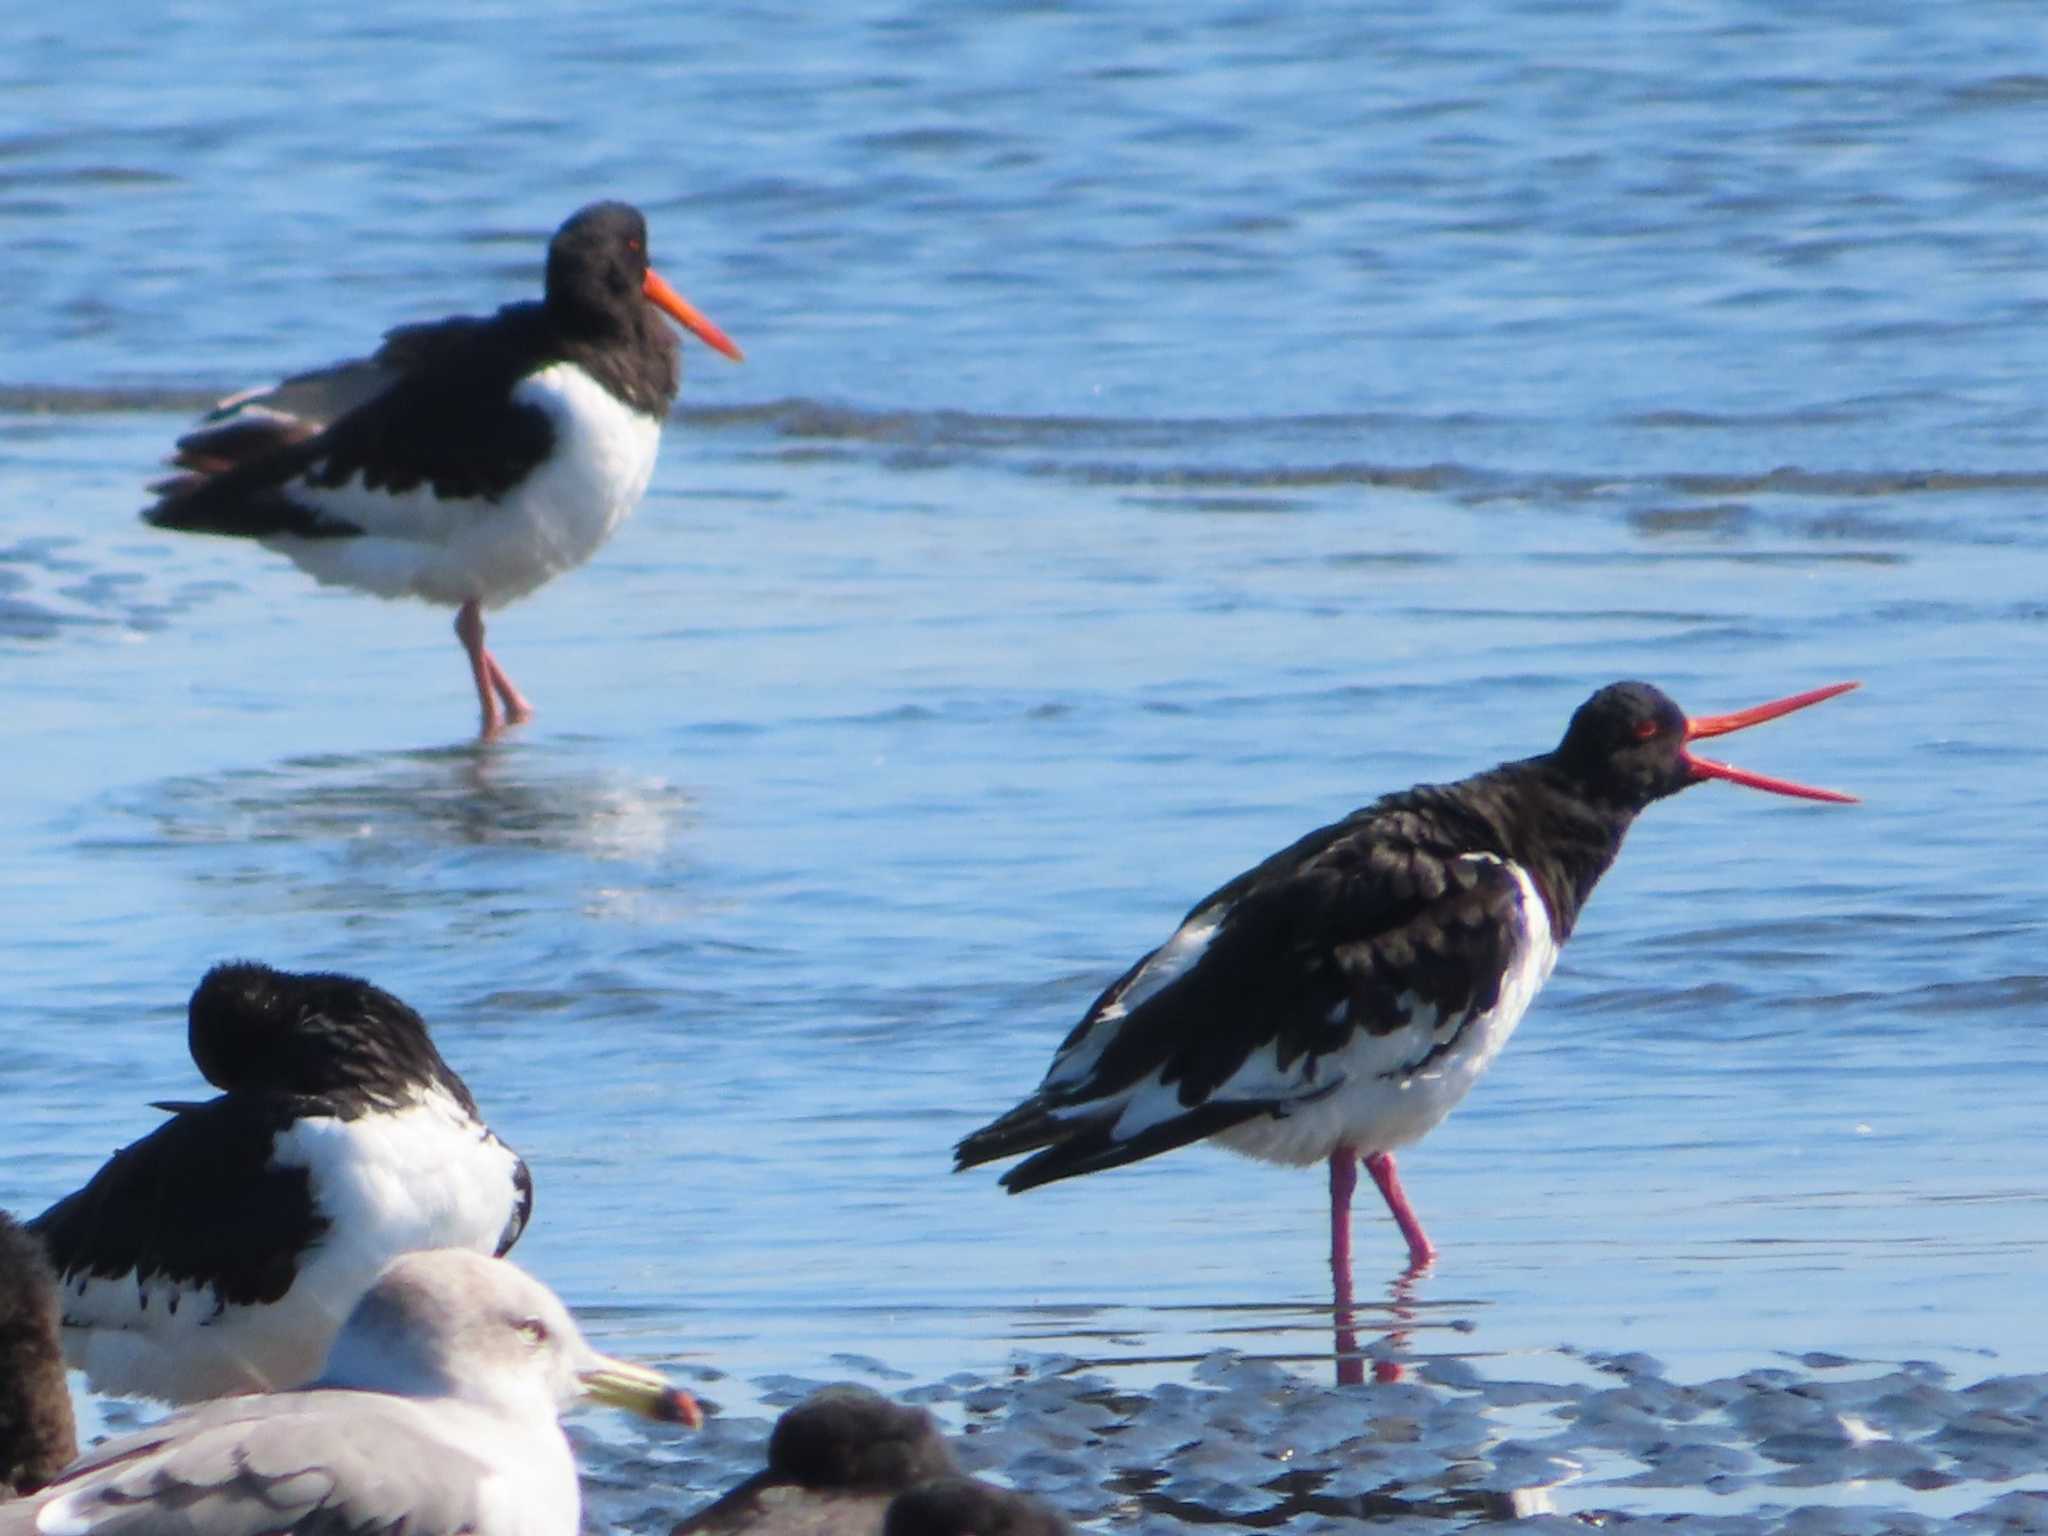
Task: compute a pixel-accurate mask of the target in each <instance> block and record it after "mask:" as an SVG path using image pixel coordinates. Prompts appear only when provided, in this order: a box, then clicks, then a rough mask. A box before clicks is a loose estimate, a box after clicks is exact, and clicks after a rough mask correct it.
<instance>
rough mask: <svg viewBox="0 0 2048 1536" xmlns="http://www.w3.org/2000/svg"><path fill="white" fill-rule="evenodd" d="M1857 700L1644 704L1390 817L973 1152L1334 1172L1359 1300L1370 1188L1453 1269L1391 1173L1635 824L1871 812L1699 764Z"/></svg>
mask: <svg viewBox="0 0 2048 1536" xmlns="http://www.w3.org/2000/svg"><path fill="white" fill-rule="evenodd" d="M1855 686H1856V685H1855V684H1854V683H1838V684H1836V685H1834V686H1833V687H1828V688H1817V689H1814V690H1813V691H1812V692H1810V693H1802V694H1796V695H1794V696H1792V697H1791V698H1785V699H1779V700H1776V701H1775V702H1773V703H1769V704H1759V705H1757V706H1756V707H1755V708H1753V709H1746V710H1741V711H1739V712H1737V713H1735V714H1729V715H1712V716H1703V717H1701V718H1698V719H1692V720H1688V719H1687V718H1686V717H1685V715H1684V713H1683V712H1681V711H1680V709H1679V707H1678V706H1677V705H1676V704H1674V703H1672V702H1671V700H1670V699H1668V698H1666V697H1665V696H1664V695H1663V694H1662V693H1660V692H1658V691H1657V690H1656V689H1655V688H1652V687H1651V686H1650V685H1649V684H1647V683H1615V684H1613V685H1611V686H1609V687H1606V688H1602V689H1601V690H1600V691H1599V692H1598V693H1596V694H1594V695H1593V696H1592V698H1590V699H1588V700H1587V701H1586V702H1585V703H1584V704H1582V705H1580V706H1579V709H1578V712H1577V713H1576V714H1574V715H1573V716H1572V720H1571V725H1570V727H1569V728H1568V729H1567V730H1566V731H1565V734H1564V740H1563V741H1562V742H1560V743H1559V744H1558V746H1557V748H1556V750H1555V751H1551V752H1546V753H1544V754H1543V755H1542V756H1540V757H1531V758H1527V759H1524V760H1522V761H1520V762H1512V763H1503V764H1501V765H1500V766H1499V767H1498V768H1491V769H1488V770H1487V771H1486V772H1484V773H1480V774H1475V775H1474V776H1473V777H1471V778H1469V779H1461V780H1459V781H1458V782H1457V783H1455V784H1427V785H1422V786H1420V787H1418V788H1415V789H1410V790H1404V791H1402V792H1401V793H1399V794H1392V795H1388V796H1386V797H1384V798H1383V799H1380V800H1376V801H1374V802H1373V803H1372V804H1371V805H1368V806H1365V807H1364V808H1363V809H1361V810H1357V811H1354V812H1352V813H1351V814H1350V815H1349V816H1347V817H1345V818H1344V819H1343V820H1342V821H1339V822H1336V823H1334V824H1333V825H1330V826H1327V827H1323V828H1321V829H1319V830H1317V831H1314V832H1311V833H1309V834H1308V836H1306V837H1304V838H1302V839H1301V840H1300V841H1299V842H1297V843H1295V844H1294V845H1293V846H1292V847H1289V848H1284V849H1282V850H1281V851H1280V852H1279V853H1276V854H1274V855H1273V856H1272V857H1271V858H1269V859H1267V860H1266V861H1265V862H1264V863H1263V864H1260V865H1259V866H1258V867H1257V868H1255V869H1252V870H1249V871H1247V872H1246V873H1244V874H1242V875H1239V876H1238V877H1237V878H1236V879H1235V880H1232V881H1231V882H1230V883H1229V884H1228V885H1225V886H1224V887H1222V888H1221V889H1220V890H1217V891H1215V892H1212V893H1211V894H1210V895H1208V896H1205V897H1203V898H1202V900H1201V901H1199V902H1197V903H1196V904H1195V907H1194V910H1192V911H1191V912H1189V913H1188V915H1187V917H1186V918H1185V919H1184V920H1183V921H1182V923H1181V925H1180V927H1179V928H1178V929H1177V930H1176V931H1175V932H1174V933H1173V935H1172V936H1171V937H1170V938H1168V939H1167V941H1166V942H1165V943H1164V944H1162V945H1160V946H1159V947H1158V948H1157V949H1155V950H1153V951H1152V952H1151V953H1150V954H1148V955H1146V956H1145V957H1144V958H1143V959H1141V960H1140V961H1138V963H1137V964H1136V965H1134V966H1132V967H1131V968H1130V969H1129V970H1128V971H1126V972H1125V973H1124V974H1123V975H1122V976H1121V977H1120V978H1118V979H1117V981H1115V982H1114V983H1113V984H1112V985H1111V986H1110V988H1109V990H1107V991H1106V992H1104V993H1103V994H1102V995H1101V996H1100V997H1099V998H1097V999H1096V1000H1095V1004H1094V1006H1093V1007H1091V1008H1090V1009H1089V1010H1088V1012H1087V1015H1086V1016H1085V1017H1084V1018H1083V1019H1082V1020H1081V1022H1080V1023H1079V1024H1078V1025H1077V1026H1075V1028H1074V1031H1073V1033H1071V1034H1070V1035H1068V1036H1067V1038H1066V1040H1065V1042H1064V1043H1063V1044H1062V1045H1061V1046H1060V1048H1059V1051H1058V1053H1057V1054H1056V1055H1055V1056H1054V1057H1053V1061H1052V1067H1051V1069H1050V1070H1049V1071H1047V1073H1046V1075H1045V1081H1044V1082H1043V1083H1041V1084H1040V1085H1039V1087H1038V1091H1037V1092H1036V1093H1034V1094H1032V1095H1031V1097H1030V1098H1028V1099H1026V1100H1025V1101H1024V1102H1023V1103H1022V1104H1020V1105H1018V1106H1017V1107H1016V1108H1015V1109H1013V1110H1011V1111H1010V1112H1009V1113H1008V1114H1006V1115H1004V1116H1002V1117H1001V1118H1000V1119H998V1120H996V1121H994V1122H993V1123H991V1124H989V1125H986V1126H984V1127H983V1128H982V1129H980V1130H978V1131H976V1132H974V1134H972V1135H971V1136H969V1137H967V1138H966V1139H965V1140H963V1141H962V1142H961V1143H960V1145H959V1147H958V1148H957V1149H956V1156H957V1158H958V1162H957V1167H958V1168H968V1167H972V1166H973V1165H975V1164H977V1163H985V1162H988V1161H990V1160H992V1159H995V1158H1001V1157H1012V1156H1015V1155H1017V1154H1019V1153H1026V1152H1028V1153H1031V1154H1033V1155H1032V1156H1031V1157H1029V1158H1027V1159H1026V1160H1025V1161H1024V1162H1023V1163H1020V1164H1019V1165H1018V1166H1017V1167H1015V1168H1012V1169H1011V1170H1010V1171H1009V1172H1008V1173H1007V1174H1005V1175H1004V1176H1003V1180H1002V1182H1003V1185H1004V1187H1005V1188H1007V1189H1008V1190H1009V1191H1010V1192H1011V1193H1012V1194H1016V1193H1019V1192H1021V1191H1023V1190H1027V1189H1032V1188H1035V1187H1037V1186H1038V1185H1040V1184H1048V1183H1051V1182H1052V1181H1053V1180H1055V1179H1067V1178H1072V1177H1073V1176H1074V1175H1076V1174H1081V1173H1093V1172H1095V1171H1096V1170H1097V1169H1101V1168H1115V1167H1117V1166H1119V1165H1120V1164H1123V1163H1130V1162H1135V1161H1137V1160H1138V1159H1139V1158H1144V1157H1150V1156H1152V1155H1153V1154H1154V1153H1156V1152H1165V1151H1167V1150H1169V1149H1171V1148H1173V1147H1179V1146H1184V1145H1186V1144H1187V1143H1188V1142H1191V1141H1199V1140H1202V1139H1204V1138H1214V1139H1215V1140H1217V1141H1220V1142H1222V1143H1223V1145H1225V1146H1226V1147H1229V1148H1231V1149H1232V1150H1234V1151H1238V1152H1242V1153H1245V1154H1247V1155H1248V1156H1251V1157H1256V1158H1262V1159H1264V1160H1266V1161H1269V1162H1277V1163H1290V1164H1294V1165H1296V1166H1305V1165H1307V1164H1310V1163H1315V1162H1321V1161H1325V1160H1327V1161H1328V1163H1329V1167H1330V1267H1331V1270H1332V1273H1333V1275H1334V1276H1335V1279H1336V1282H1337V1292H1338V1297H1339V1301H1340V1303H1342V1304H1348V1302H1349V1298H1350V1295H1351V1214H1350V1212H1351V1193H1352V1189H1353V1187H1354V1185H1355V1183H1356V1180H1357V1176H1358V1171H1357V1165H1358V1162H1359V1160H1360V1159H1363V1160H1364V1163H1365V1167H1366V1171H1367V1172H1368V1173H1370V1174H1371V1175H1372V1177H1373V1182H1374V1183H1375V1184H1377V1185H1378V1186H1379V1190H1380V1194H1381V1195H1382V1196H1383V1197H1384V1198H1385V1200H1386V1202H1387V1208H1388V1210H1389V1211H1391V1212H1392V1213H1393V1217H1394V1220H1395V1222H1396V1223H1397V1224H1398V1225H1399V1227H1400V1229H1401V1235H1402V1236H1403V1237H1404V1238H1405V1239H1406V1240H1407V1243H1408V1256H1409V1261H1410V1265H1411V1267H1412V1268H1416V1269H1419V1268H1421V1267H1422V1266H1424V1265H1426V1264H1428V1263H1429V1262H1430V1261H1431V1260H1432V1259H1433V1258H1434V1257H1435V1255H1436V1250H1435V1248H1434V1247H1432V1246H1431V1244H1430V1241H1429V1239H1428V1237H1427V1236H1425V1235H1424V1233H1423V1230H1422V1223H1421V1222H1420V1221H1418V1220H1417V1219H1416V1216H1415V1213H1414V1211H1413V1210H1412V1209H1411V1208H1410V1206H1409V1204H1408V1200H1407V1197H1406V1196H1405V1195H1404V1194H1403V1193H1402V1190H1401V1184H1400V1181H1399V1179H1398V1178H1397V1177H1396V1176H1395V1170H1394V1151H1395V1149H1396V1148H1398V1147H1404V1146H1407V1145H1408V1144H1409V1143H1411V1142H1414V1141H1416V1140H1419V1139H1420V1138H1421V1137H1422V1136H1424V1135H1426V1134H1427V1133H1428V1132H1429V1131H1431V1130H1432V1129H1434V1128H1435V1126H1436V1125H1437V1124H1438V1123H1439V1122H1440V1121H1441V1120H1442V1119H1443V1118H1444V1116H1446V1115H1447V1114H1449V1113H1450V1112H1451V1110H1452V1108H1453V1107H1455V1106H1456V1104H1457V1103H1458V1101H1459V1100H1460V1099H1462V1098H1464V1096H1465V1094H1466V1093H1467V1092H1468V1091H1469V1090H1470V1089H1471V1087H1472V1084H1473V1083H1474V1082H1475V1081H1477V1080H1478V1077H1479V1074H1480V1073H1481V1072H1483V1071H1485V1070H1486V1067H1487V1065H1488V1064H1489V1063H1490V1062H1492V1060H1493V1058H1494V1057H1495V1056H1496V1055H1498V1054H1499V1053H1500V1049H1501V1047H1502V1046H1504V1045H1505V1044H1507V1040H1508V1036H1509V1035H1511V1034H1512V1033H1513V1032H1514V1028H1515V1025H1516V1024H1517V1023H1518V1022H1519V1021H1520V1019H1521V1017H1522V1014H1523V1012H1524V1010H1526V1009H1527V1008H1528V1006H1529V1003H1530V1001H1531V1000H1532V999H1533V998H1534V997H1535V996H1536V993H1537V991H1538V989H1539V988H1541V987H1542V985H1543V983H1544V981H1545V979H1547V978H1548V977H1549V975H1550V968H1551V966H1552V965H1553V964H1555V963H1556V960H1557V954H1558V949H1559V947H1560V946H1562V945H1563V943H1564V941H1565V940H1566V939H1568V938H1569V937H1571V932H1572V928H1573V926H1574V925H1575V924H1576V923H1577V921H1578V917H1579V909H1580V908H1581V907H1583V906H1584V905H1585V903H1586V899H1587V897H1589V896H1591V895H1592V894H1593V887H1594V885H1595V884H1596V883H1597V882H1598V881H1599V879H1600V877H1601V875H1602V874H1604V873H1606V871H1607V867H1608V866H1609V865H1610V864H1612V863H1613V862H1614V858H1615V855H1616V854H1618V853H1619V852H1620V851H1621V842H1622V838H1623V837H1624V836H1625V835H1626V834H1627V832H1628V829H1629V824H1630V823H1631V822H1633V821H1634V820H1635V818H1636V815H1637V813H1638V812H1640V811H1642V810H1643V809H1644V807H1646V806H1648V805H1649V804H1650V803H1651V802H1652V801H1655V800H1661V799H1663V798H1665V797H1666V796H1667V795H1675V794H1677V793H1678V792H1679V791H1680V790H1682V789H1687V788H1689V787H1691V786H1692V785H1694V784H1700V783H1704V782H1705V781H1707V780H1708V779H1726V780H1728V781H1730V782H1731V783H1735V784H1745V785H1748V786H1749V787H1750V788H1752V789H1761V790H1768V791H1769V792H1771V793H1772V794H1778V795H1794V796H1800V797H1803V798H1806V799H1811V800H1833V801H1852V800H1853V799H1854V797H1853V796H1850V795H1844V794H1838V793H1836V792H1835V791H1833V790H1826V789H1810V788H1808V787H1806V786H1805V785H1802V784H1793V783H1788V782H1786V781H1785V780H1782V779H1772V778H1766V777H1764V776H1763V775H1761V774H1756V773H1750V772H1748V771H1746V770H1744V769H1740V768H1731V767H1729V766H1728V765H1727V764H1725V763H1718V762H1714V761H1712V760H1711V759H1708V758H1703V757H1698V756H1695V755H1694V754H1693V752H1692V750H1691V746H1690V743H1692V742H1694V741H1697V740H1699V739H1700V738H1702V737H1708V736H1719V735H1724V734H1726V733H1727V732H1730V731H1739V730H1742V729H1744V728H1745V727H1747V726H1752V725H1757V724H1760V723H1761V722H1763V721H1765V720H1772V719H1776V718H1777V717H1778V716H1780V715H1785V714H1789V713H1791V712H1792V711H1793V710H1796V709H1804V708H1806V707H1807V706H1808V705H1810V704H1818V703H1819V702H1821V701H1822V700H1823V699H1831V698H1833V697H1835V696H1836V695H1837V694H1840V693H1845V692H1847V691H1848V690H1849V689H1851V688H1853V687H1855Z"/></svg>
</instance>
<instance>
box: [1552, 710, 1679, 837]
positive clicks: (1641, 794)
mask: <svg viewBox="0 0 2048 1536" xmlns="http://www.w3.org/2000/svg"><path fill="white" fill-rule="evenodd" d="M1555 758H1556V761H1557V763H1558V765H1559V766H1560V767H1562V768H1563V769H1564V770H1565V771H1566V772H1567V773H1568V774H1570V775H1571V777H1572V778H1573V779H1574V780H1576V781H1577V782H1578V783H1580V784H1582V785H1583V786H1585V788H1586V789H1587V790H1589V791H1590V792H1591V793H1592V794H1593V796H1594V797H1595V798H1597V799H1600V800H1604V801H1608V802H1610V803H1612V804H1615V805H1618V806H1622V807H1624V808H1626V809H1628V810H1631V811H1639V810H1641V809H1642V808H1643V807H1644V806H1646V805H1648V804H1649V803H1650V802H1651V801H1652V800H1661V799H1663V798H1664V797H1665V796H1666V795H1675V794H1677V793H1678V792H1679V791H1680V790H1681V789H1684V788H1686V787H1687V786H1688V785H1690V784H1695V783H1697V782H1698V780H1697V779H1695V778H1694V777H1693V775H1692V772H1691V770H1690V769H1688V768H1687V767H1686V766H1685V711H1684V710H1682V709H1680V708H1679V707H1678V706H1677V705H1676V704H1674V703H1673V702H1672V701H1671V697H1670V695H1668V694H1666V693H1664V692H1663V691H1662V690H1661V689H1657V688H1652V687H1651V686H1650V685H1649V684H1648V683H1609V684H1608V685H1607V686H1606V687H1605V688H1602V689H1601V690H1600V691H1599V692H1598V693H1596V694H1594V695H1593V697H1591V698H1590V699H1588V700H1586V702H1585V703H1583V704H1581V705H1580V706H1579V707H1578V709H1577V710H1576V711H1574V712H1573V714H1572V723H1571V724H1570V725H1569V726H1568V727H1566V729H1565V733H1564V740H1563V741H1561V742H1559V743H1558V746H1557V752H1556V754H1555Z"/></svg>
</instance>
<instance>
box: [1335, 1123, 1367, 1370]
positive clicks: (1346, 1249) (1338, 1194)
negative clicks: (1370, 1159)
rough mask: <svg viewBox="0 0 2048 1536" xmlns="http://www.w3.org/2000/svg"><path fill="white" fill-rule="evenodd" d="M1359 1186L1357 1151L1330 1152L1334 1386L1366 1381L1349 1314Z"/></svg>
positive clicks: (1356, 1335) (1353, 1324)
mask: <svg viewBox="0 0 2048 1536" xmlns="http://www.w3.org/2000/svg"><path fill="white" fill-rule="evenodd" d="M1357 1187H1358V1152H1357V1149H1356V1148H1353V1147H1346V1146H1340V1147H1338V1148H1336V1149H1335V1150H1334V1151H1332V1152H1331V1153H1330V1283H1331V1286H1332V1287H1333V1289H1334V1292H1335V1305H1334V1306H1333V1308H1332V1311H1331V1316H1332V1318H1333V1320H1334V1321H1335V1323H1336V1331H1337V1339H1336V1343H1337V1385H1338V1386H1340V1387H1354V1386H1358V1385H1360V1384H1362V1383H1363V1382H1364V1380H1365V1360H1364V1358H1363V1357H1362V1356H1361V1355H1360V1354H1359V1352H1358V1331H1357V1328H1356V1325H1355V1322H1354V1319H1353V1317H1352V1313H1351V1192H1352V1191H1353V1190H1354V1189H1356V1188H1357Z"/></svg>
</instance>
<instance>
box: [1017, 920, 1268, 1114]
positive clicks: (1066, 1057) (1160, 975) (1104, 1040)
mask: <svg viewBox="0 0 2048 1536" xmlns="http://www.w3.org/2000/svg"><path fill="white" fill-rule="evenodd" d="M1229 918H1230V909H1229V908H1228V907H1204V908H1203V909H1202V910H1201V911H1199V912H1197V913H1195V914H1194V916H1192V917H1190V918H1189V919H1188V920H1187V921H1186V922H1184V923H1182V924H1181V925H1180V927H1179V928H1177V929H1176V930H1174V934H1173V937H1172V938H1170V939H1168V940H1167V941H1166V942H1165V943H1164V944H1162V945H1160V946H1159V948H1158V949H1156V950H1154V951H1153V952H1152V956H1151V958H1150V959H1148V960H1147V961H1146V962H1145V963H1144V965H1143V966H1142V967H1140V968H1139V970H1138V973H1137V974H1136V975H1135V976H1133V977H1132V978H1131V979H1130V982H1129V984H1128V985H1126V986H1125V987H1124V989H1123V991H1121V992H1119V993H1118V994H1117V995H1116V997H1115V998H1113V999H1112V1000H1111V1001H1110V1002H1108V1003H1107V1004H1105V1005H1104V1006H1103V1009H1102V1011H1101V1012H1100V1013H1098V1014H1096V1015H1095V1017H1094V1018H1093V1019H1091V1020H1090V1021H1089V1023H1088V1031H1087V1033H1086V1034H1084V1035H1082V1036H1081V1038H1080V1039H1079V1040H1076V1041H1075V1042H1074V1043H1073V1044H1072V1045H1071V1046H1069V1047H1068V1048H1067V1049H1066V1050H1064V1051H1062V1052H1061V1053H1060V1054H1059V1055H1058V1056H1056V1057H1054V1058H1053V1063H1052V1066H1051V1067H1050V1068H1048V1069H1047V1071H1046V1074H1045V1081H1044V1082H1043V1083H1042V1084H1040V1085H1039V1092H1041V1093H1043V1092H1045V1091H1046V1090H1047V1089H1061V1088H1072V1087H1075V1086H1076V1085H1078V1084H1080V1083H1083V1082H1086V1081H1087V1079H1088V1075H1089V1074H1090V1073H1091V1072H1093V1071H1094V1070H1095V1066H1096V1063H1097V1062H1099V1061H1101V1060H1102V1053H1103V1052H1104V1051H1106V1050H1108V1049H1109V1044H1110V1042H1111V1041H1112V1040H1114V1039H1115V1038H1116V1034H1117V1030H1118V1028H1119V1027H1120V1026H1121V1025H1122V1022H1123V1020H1124V1019H1125V1018H1126V1017H1128V1016H1129V1015H1130V1012H1131V1010H1132V1009H1134V1008H1138V1007H1140V1006H1142V1005H1143V1004H1144V1003H1145V1001H1146V1000H1147V999H1149V998H1151V997H1154V996H1156V995H1157V994H1158V993H1159V992H1160V991H1162V990H1163V989H1164V988H1166V987H1168V986H1170V985H1171V984H1172V983H1174V982H1176V981H1178V980H1179V979H1180V978H1181V977H1183V976H1185V975H1186V974H1187V973H1188V972H1189V971H1190V970H1191V969H1193V967H1194V965H1195V964H1196V962H1197V961H1199V960H1200V959H1201V958H1202V956H1203V955H1204V954H1206V953H1208V949H1209V945H1210V943H1211V941H1212V940H1214V939H1215V937H1216V935H1217V933H1218V932H1219V931H1220V930H1221V929H1222V927H1223V925H1224V923H1225V922H1227V921H1228V920H1229ZM1093 1107H1094V1108H1100V1106H1099V1105H1096V1106H1093ZM1055 1113H1059V1111H1055Z"/></svg>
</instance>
